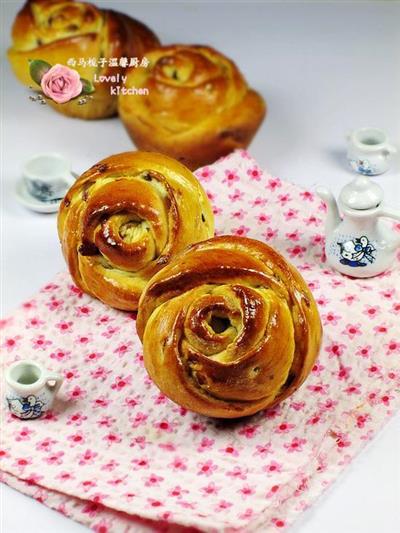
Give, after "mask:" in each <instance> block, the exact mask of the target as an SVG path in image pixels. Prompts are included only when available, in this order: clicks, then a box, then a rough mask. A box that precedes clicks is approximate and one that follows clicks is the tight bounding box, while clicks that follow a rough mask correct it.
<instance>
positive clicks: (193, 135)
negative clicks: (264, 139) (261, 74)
mask: <svg viewBox="0 0 400 533" xmlns="http://www.w3.org/2000/svg"><path fill="white" fill-rule="evenodd" d="M146 57H147V58H148V59H149V60H150V65H149V66H148V68H146V69H129V70H128V73H127V75H128V79H127V82H126V90H127V91H132V90H133V89H147V90H148V95H144V94H141V95H140V94H126V95H120V96H119V101H118V102H119V113H120V117H121V119H122V121H123V122H124V124H125V127H126V129H127V130H128V132H129V135H130V136H131V138H132V140H133V141H134V143H135V145H136V146H137V147H138V148H140V149H142V150H154V151H157V152H162V153H165V154H168V155H170V156H172V157H175V158H176V159H178V160H179V161H181V162H182V163H184V164H185V165H187V166H188V167H189V168H191V169H192V170H193V169H195V168H198V167H199V166H202V165H206V164H208V163H212V162H213V161H215V160H216V159H218V158H219V157H221V156H224V155H226V154H228V153H230V152H231V151H233V150H235V149H236V148H245V147H247V146H248V145H249V143H250V141H251V140H252V138H253V136H254V134H255V133H256V131H257V129H258V127H259V126H260V124H261V122H262V120H263V118H264V116H265V111H266V106H265V102H264V100H263V99H262V97H261V96H260V95H259V94H258V93H256V92H255V91H253V90H252V89H250V88H249V86H248V85H247V83H246V80H245V79H244V78H243V76H242V74H241V73H240V71H239V70H238V68H237V67H236V65H235V64H234V63H233V62H232V61H231V60H230V59H228V58H227V57H225V56H223V55H222V54H220V53H219V52H217V51H216V50H214V49H213V48H209V47H207V46H183V45H175V46H164V47H161V48H156V49H154V50H152V51H151V52H150V53H148V54H146Z"/></svg>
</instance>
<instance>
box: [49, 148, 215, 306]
mask: <svg viewBox="0 0 400 533" xmlns="http://www.w3.org/2000/svg"><path fill="white" fill-rule="evenodd" d="M213 233H214V217H213V213H212V210H211V206H210V203H209V201H208V198H207V195H206V193H205V192H204V190H203V188H202V187H201V185H200V183H199V182H198V181H197V179H196V178H195V177H194V176H193V174H192V173H191V172H190V171H189V170H188V169H187V168H186V167H184V166H183V165H182V164H181V163H179V162H178V161H175V160H173V159H171V158H169V157H167V156H164V155H161V154H155V153H146V152H125V153H122V154H117V155H112V156H110V157H107V158H106V159H103V160H102V161H100V162H99V163H97V164H96V165H94V166H93V167H92V168H90V169H89V170H88V171H87V172H85V173H84V174H83V175H82V176H81V177H80V178H79V179H78V180H77V181H76V183H75V184H74V185H73V186H72V187H71V189H70V190H69V191H68V193H67V194H66V196H65V198H64V200H63V201H62V203H61V206H60V210H59V214H58V234H59V238H60V242H61V246H62V251H63V254H64V257H65V259H66V262H67V264H68V267H69V270H70V272H71V275H72V278H73V279H74V281H75V283H76V284H77V285H78V287H80V288H81V289H82V290H83V291H85V292H87V293H89V294H91V295H92V296H94V297H96V298H98V299H99V300H101V301H103V302H104V303H106V304H108V305H110V306H112V307H115V308H117V309H123V310H128V311H135V310H136V309H137V306H138V301H139V297H140V295H141V293H142V291H143V290H144V287H145V285H146V283H147V281H148V280H149V279H150V278H151V277H152V276H153V275H154V274H155V273H156V272H158V271H159V270H160V269H161V268H162V267H163V266H165V265H166V264H168V263H169V261H170V260H171V259H172V258H173V257H174V255H176V254H177V253H178V252H180V251H181V250H183V249H184V248H185V247H187V246H188V245H189V244H192V243H194V242H197V241H199V240H203V239H206V238H209V237H210V236H212V235H213Z"/></svg>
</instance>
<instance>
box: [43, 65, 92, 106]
mask: <svg viewBox="0 0 400 533" xmlns="http://www.w3.org/2000/svg"><path fill="white" fill-rule="evenodd" d="M40 86H41V87H42V91H43V92H44V94H45V95H46V96H48V97H49V98H51V99H52V100H54V101H55V102H57V103H58V104H65V102H69V101H70V100H72V98H75V97H76V96H79V95H80V94H81V92H82V82H81V79H80V76H79V74H78V72H77V71H76V70H73V69H72V68H69V67H66V66H64V65H59V64H57V65H54V66H53V67H51V69H50V70H48V71H47V72H46V74H44V75H43V77H42V79H41V81H40Z"/></svg>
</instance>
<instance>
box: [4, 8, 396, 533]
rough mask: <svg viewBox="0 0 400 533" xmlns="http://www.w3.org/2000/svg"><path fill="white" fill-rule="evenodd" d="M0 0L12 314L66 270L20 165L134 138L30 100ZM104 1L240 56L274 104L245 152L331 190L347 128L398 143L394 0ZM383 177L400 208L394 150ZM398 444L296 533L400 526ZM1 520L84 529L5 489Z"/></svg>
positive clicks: (8, 11) (10, 528)
mask: <svg viewBox="0 0 400 533" xmlns="http://www.w3.org/2000/svg"><path fill="white" fill-rule="evenodd" d="M0 4H1V7H2V10H3V17H2V32H1V34H2V35H1V68H2V70H1V83H2V88H1V98H2V120H1V128H2V185H3V187H2V193H3V194H2V216H1V222H2V236H1V245H2V266H3V268H2V270H3V272H2V276H3V277H2V313H1V314H2V315H4V314H6V313H8V312H11V311H12V309H13V308H14V307H15V306H16V305H18V303H20V302H21V301H22V300H23V299H25V298H27V297H29V296H30V295H31V294H33V293H34V292H35V291H36V290H37V289H38V288H39V287H40V286H41V285H42V284H44V283H45V282H47V281H48V280H49V279H50V278H52V277H53V275H54V274H55V273H56V272H57V271H59V270H62V269H64V268H65V267H64V262H63V259H62V256H61V253H60V249H59V244H58V240H57V235H56V217H55V215H38V214H34V213H31V212H29V211H27V210H25V209H24V208H23V207H20V206H19V205H17V203H16V201H15V199H14V196H13V191H14V188H15V184H16V180H17V179H18V177H19V175H20V169H21V166H22V164H23V162H24V161H25V160H26V159H27V158H29V157H30V156H31V155H33V154H35V153H37V152H43V151H58V152H61V153H63V154H64V155H65V156H67V157H69V158H70V159H71V161H72V165H73V169H74V170H75V171H76V172H78V173H80V172H82V171H84V170H86V169H87V168H88V167H89V166H91V165H92V164H94V163H95V162H97V161H98V160H100V159H101V158H103V157H106V156H108V155H110V154H112V153H117V152H122V151H125V150H129V149H131V148H132V144H131V141H130V139H129V137H128V135H127V134H126V133H125V131H124V128H123V126H122V124H121V123H120V122H119V121H118V119H109V120H103V121H96V122H83V121H79V120H76V119H69V118H66V117H64V116H62V115H58V114H56V113H55V112H53V111H52V110H51V109H49V108H47V107H44V106H40V105H39V104H36V103H33V102H31V101H29V100H28V91H27V90H26V89H24V88H23V87H21V86H20V85H19V84H18V83H17V81H16V80H15V79H14V78H13V76H12V74H11V72H10V68H9V66H8V64H7V61H6V58H5V50H6V48H7V46H8V45H9V33H10V29H11V24H12V20H13V18H14V16H15V13H16V12H17V9H18V8H19V7H20V6H21V5H22V2H19V1H15V2H11V1H8V2H7V1H4V0H0ZM97 4H98V5H99V4H101V5H103V6H109V7H110V6H111V5H112V7H113V8H114V9H119V10H121V11H125V12H126V13H129V14H131V15H134V16H136V17H137V18H139V19H140V20H142V21H143V22H145V23H147V24H149V26H150V27H151V28H152V29H153V30H154V31H155V32H156V33H157V34H158V35H159V36H160V38H161V40H162V42H164V43H171V42H184V43H193V42H195V43H204V44H210V45H213V46H215V47H216V48H218V49H219V50H220V51H222V52H224V53H226V54H227V55H228V56H230V57H231V58H233V59H234V60H235V61H236V63H237V64H238V65H239V66H240V68H241V70H242V71H243V73H244V74H245V75H246V77H247V79H248V81H249V83H250V84H251V85H252V86H253V87H254V88H256V89H258V90H259V91H260V92H261V93H262V94H263V95H264V97H265V98H266V100H267V102H268V106H269V114H268V117H267V120H266V121H265V123H264V125H263V127H262V128H261V130H260V131H259V133H258V135H257V137H256V139H255V141H254V142H253V144H252V146H251V148H250V152H251V153H252V154H253V155H254V157H255V158H256V159H257V160H258V162H259V163H260V165H261V166H263V167H265V168H267V169H268V170H269V171H270V172H271V173H273V174H276V175H278V176H280V177H281V178H284V179H288V180H291V181H294V182H296V183H299V184H302V185H305V186H308V187H313V186H315V184H317V183H320V184H326V185H328V186H330V187H332V188H333V189H334V190H335V192H337V191H338V190H339V188H340V187H341V186H342V185H343V184H344V183H346V182H347V181H348V180H349V179H350V178H351V177H352V176H353V175H352V174H351V173H350V172H349V171H348V170H347V168H346V164H345V159H344V150H345V142H344V135H345V133H346V132H347V131H349V130H351V129H352V128H356V127H362V126H368V125H371V126H376V127H381V128H383V129H385V130H387V132H388V134H389V136H390V137H391V139H392V141H393V142H394V143H395V144H397V146H400V29H399V28H400V27H399V20H400V3H398V2H370V3H362V2H354V3H347V2H340V1H338V2H331V3H329V2H326V3H315V2H311V3H291V2H280V3H267V2H260V3H246V4H244V3H233V2H230V3H228V2H227V3H216V2H214V3H202V2H193V3H192V2H190V5H189V4H188V3H187V2H186V4H178V3H172V2H157V3H156V2H154V3H153V2H147V3H144V2H142V3H139V2H133V1H131V2H111V0H110V1H108V2H99V1H97ZM378 180H379V182H380V183H381V185H382V186H383V187H384V189H385V191H386V193H387V197H388V202H389V203H391V204H392V205H394V206H397V207H400V158H399V157H396V159H395V161H394V163H393V167H392V170H390V171H389V172H388V173H387V174H385V175H383V176H382V177H379V178H378ZM397 334H398V332H397ZM399 450H400V416H397V417H395V418H394V419H393V420H392V421H391V422H390V424H388V426H387V427H386V428H385V430H384V431H383V432H382V434H381V435H380V436H379V437H378V438H377V439H376V440H375V442H374V443H372V444H371V445H370V446H369V448H368V449H367V450H366V451H364V453H363V454H362V455H361V456H360V457H359V458H358V460H356V461H355V462H354V463H353V465H352V466H350V468H349V469H348V471H347V472H346V473H345V474H344V475H343V476H342V478H341V479H340V480H339V481H338V482H337V483H336V484H335V485H334V486H333V487H332V488H331V489H330V490H329V491H328V492H327V493H326V494H325V495H324V497H323V498H322V499H321V500H320V502H319V503H318V504H317V505H316V506H315V507H314V508H313V509H311V510H310V511H309V512H307V513H306V514H305V515H304V517H303V518H302V519H301V521H300V522H299V523H298V524H296V526H295V527H294V528H293V529H292V532H293V533H337V532H338V531H340V532H342V533H377V532H381V533H395V532H396V533H397V532H398V531H400V514H399V501H400V456H399ZM28 517H29V518H28ZM1 525H2V526H3V532H4V533H22V532H23V531H25V530H28V529H29V532H30V533H39V532H40V533H46V532H51V533H54V532H57V533H58V532H61V531H62V532H66V533H73V532H79V531H85V530H86V529H85V528H83V527H82V526H80V525H78V524H75V523H74V522H72V521H70V520H67V519H66V518H64V517H62V516H61V515H59V514H57V513H55V512H53V511H51V510H49V509H47V508H46V507H45V506H43V505H40V504H38V503H36V502H35V501H32V500H31V499H29V498H26V497H25V496H22V495H20V494H19V493H17V492H15V491H13V490H11V489H9V488H7V487H6V488H3V489H2V518H1Z"/></svg>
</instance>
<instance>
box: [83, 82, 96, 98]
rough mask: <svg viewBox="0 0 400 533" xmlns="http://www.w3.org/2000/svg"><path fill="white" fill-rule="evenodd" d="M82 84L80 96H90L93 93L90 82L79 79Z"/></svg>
mask: <svg viewBox="0 0 400 533" xmlns="http://www.w3.org/2000/svg"><path fill="white" fill-rule="evenodd" d="M81 82H82V93H81V94H92V93H94V91H95V88H94V85H93V83H92V82H91V81H89V80H85V78H81Z"/></svg>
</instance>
